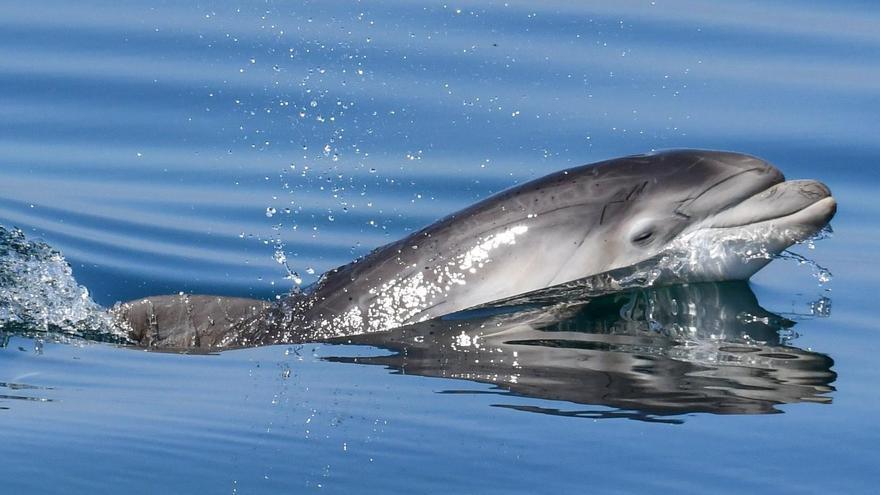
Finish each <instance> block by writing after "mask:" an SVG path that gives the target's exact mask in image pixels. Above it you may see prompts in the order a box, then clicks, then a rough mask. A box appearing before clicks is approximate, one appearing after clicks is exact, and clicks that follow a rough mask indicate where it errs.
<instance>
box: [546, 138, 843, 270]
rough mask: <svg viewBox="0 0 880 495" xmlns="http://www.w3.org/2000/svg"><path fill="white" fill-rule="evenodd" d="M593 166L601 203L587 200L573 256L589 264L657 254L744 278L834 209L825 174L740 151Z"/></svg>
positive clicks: (681, 265) (623, 262)
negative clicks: (795, 171)
mask: <svg viewBox="0 0 880 495" xmlns="http://www.w3.org/2000/svg"><path fill="white" fill-rule="evenodd" d="M603 169H604V170H603ZM585 172H586V171H585ZM589 173H590V174H591V175H593V177H594V181H595V186H594V187H596V189H603V188H604V194H600V196H601V197H602V198H603V201H604V204H603V205H602V207H601V211H600V208H596V207H595V205H591V208H592V210H594V211H596V212H598V219H594V220H593V221H594V222H596V224H595V226H594V229H593V231H592V233H591V235H589V236H588V237H591V239H590V240H591V241H592V242H585V243H584V245H583V246H582V248H581V249H582V251H583V256H578V257H577V258H579V259H578V261H580V262H582V263H583V264H585V265H587V266H586V268H587V270H586V271H589V272H592V273H598V272H600V271H602V269H606V270H607V269H614V268H620V267H625V266H630V265H633V264H636V263H639V262H641V261H644V260H646V259H650V258H652V257H657V256H661V257H662V259H663V260H664V263H665V264H666V266H667V267H672V268H674V271H675V272H676V273H675V275H676V276H677V277H678V278H680V279H683V280H687V281H721V280H744V279H747V278H749V277H750V276H751V275H753V274H754V273H755V272H757V271H758V270H759V269H761V268H762V267H763V266H764V265H766V264H767V263H769V261H770V260H771V259H772V257H773V256H775V255H777V254H779V253H780V252H782V251H783V250H784V249H786V248H787V247H789V246H790V245H792V244H794V243H796V242H799V241H803V240H805V239H807V238H809V237H811V236H813V235H814V234H816V233H817V232H818V231H819V230H821V229H822V228H823V227H824V226H825V225H826V224H827V223H828V222H829V220H830V219H831V217H832V216H833V215H834V213H835V210H836V202H835V200H834V198H833V197H832V196H831V192H830V191H829V189H828V188H827V187H826V186H825V185H824V184H822V183H820V182H817V181H813V180H796V181H785V178H784V176H783V174H782V172H780V171H779V170H778V169H777V168H775V167H774V166H772V165H771V164H769V163H768V162H766V161H764V160H761V159H759V158H756V157H753V156H750V155H744V154H740V153H731V152H719V151H701V150H679V151H667V152H661V153H654V154H650V155H639V156H634V157H629V158H628V159H626V161H624V162H620V161H616V163H614V166H613V167H612V166H610V163H609V164H599V165H597V166H596V170H593V171H591V172H589ZM588 250H590V251H592V256H588V255H587V251H588ZM597 253H598V255H597ZM576 262H577V261H576ZM573 268H574V267H573ZM583 268H584V267H583V266H582V267H581V270H583ZM567 276H570V274H563V276H562V278H565V277H567ZM558 281H560V282H561V281H562V280H558Z"/></svg>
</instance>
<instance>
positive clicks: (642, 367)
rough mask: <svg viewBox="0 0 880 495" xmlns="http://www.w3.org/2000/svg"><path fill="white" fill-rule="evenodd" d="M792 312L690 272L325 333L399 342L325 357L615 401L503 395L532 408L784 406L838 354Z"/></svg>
mask: <svg viewBox="0 0 880 495" xmlns="http://www.w3.org/2000/svg"><path fill="white" fill-rule="evenodd" d="M794 324H795V323H794V322H793V321H791V320H789V319H786V318H784V317H781V316H779V315H776V314H773V313H771V312H768V311H767V310H765V309H763V308H761V307H760V306H759V305H758V301H757V299H756V298H755V295H754V293H753V292H752V291H751V289H750V288H749V286H748V284H747V283H745V282H725V283H701V284H687V285H675V286H668V287H661V288H653V289H638V290H631V291H626V292H620V293H615V294H609V295H604V296H600V297H596V298H592V299H588V300H585V301H580V302H577V303H571V304H564V305H556V306H550V307H547V306H543V307H536V306H529V305H520V306H513V307H500V308H482V309H479V310H473V311H469V312H463V313H458V314H454V315H450V316H447V317H444V318H439V319H435V320H431V321H427V322H423V323H418V324H414V325H410V326H406V327H402V328H398V329H395V330H391V331H387V332H380V333H374V334H364V335H357V336H351V337H345V338H338V339H331V340H330V342H334V343H350V344H365V345H371V346H376V347H380V348H385V349H388V350H391V351H393V352H394V354H393V355H390V356H378V357H356V358H353V357H330V358H327V359H328V360H330V361H335V362H349V363H359V364H372V365H382V366H387V367H388V368H390V369H392V370H395V371H396V372H398V373H405V374H409V375H421V376H431V377H444V378H456V379H464V380H470V381H476V382H483V383H491V384H493V385H495V386H496V389H495V390H494V391H493V392H492V393H498V394H500V395H517V396H523V397H531V398H539V399H549V400H557V401H568V402H574V403H578V404H589V405H601V406H607V407H610V408H613V409H615V410H612V411H607V410H595V411H592V410H571V411H565V410H560V409H555V408H547V407H538V406H523V405H518V404H507V405H505V404H498V406H499V407H509V408H514V409H519V410H525V411H532V412H543V413H548V414H558V415H568V416H584V417H592V418H595V417H628V418H633V419H644V420H661V421H663V420H664V419H662V417H664V416H670V415H680V414H686V413H695V412H705V413H714V414H766V413H778V412H781V411H780V410H779V409H777V407H776V406H777V405H779V404H788V403H795V402H819V403H830V402H831V397H829V395H828V394H829V393H830V392H833V391H834V387H833V386H832V385H831V384H832V383H833V382H834V380H835V379H836V377H837V375H836V373H835V372H833V371H831V367H832V365H833V364H834V362H833V360H832V359H831V358H830V357H828V356H826V355H824V354H820V353H817V352H812V351H807V350H804V349H800V348H798V347H795V346H794V345H792V343H791V339H792V336H793V333H792V332H791V330H790V329H791V328H792V327H793V326H794ZM453 392H455V391H447V393H453ZM671 421H672V422H678V420H676V419H672V420H671Z"/></svg>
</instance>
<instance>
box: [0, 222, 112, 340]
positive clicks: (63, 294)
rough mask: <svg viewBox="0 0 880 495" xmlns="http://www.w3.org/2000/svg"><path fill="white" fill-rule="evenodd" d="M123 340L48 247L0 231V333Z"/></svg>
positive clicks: (20, 234) (17, 232) (16, 232)
mask: <svg viewBox="0 0 880 495" xmlns="http://www.w3.org/2000/svg"><path fill="white" fill-rule="evenodd" d="M11 329H14V330H16V331H24V332H34V333H45V332H53V333H60V334H62V335H68V336H78V337H88V338H90V339H97V340H113V341H124V340H125V337H124V334H123V333H122V332H121V331H119V330H117V329H116V328H115V327H114V325H113V321H112V318H111V317H110V315H109V314H108V313H107V312H106V311H105V310H104V309H103V308H102V307H101V306H99V305H98V304H96V303H95V302H94V301H92V299H91V297H90V296H89V291H88V289H86V288H85V287H83V286H81V285H79V284H77V283H76V280H74V278H73V272H72V270H71V268H70V265H69V264H68V263H67V261H66V260H65V259H64V256H62V255H61V253H59V252H58V251H56V250H54V249H52V248H51V247H50V246H49V245H47V244H45V243H43V242H38V241H30V240H28V239H27V238H26V237H25V235H24V233H23V232H22V231H21V230H19V229H12V230H7V229H5V228H3V227H0V330H11Z"/></svg>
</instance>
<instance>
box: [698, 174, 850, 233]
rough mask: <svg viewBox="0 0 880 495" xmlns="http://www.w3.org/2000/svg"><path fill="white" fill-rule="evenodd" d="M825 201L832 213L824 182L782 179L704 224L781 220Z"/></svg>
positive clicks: (739, 224) (733, 225) (741, 224)
mask: <svg viewBox="0 0 880 495" xmlns="http://www.w3.org/2000/svg"><path fill="white" fill-rule="evenodd" d="M825 200H829V201H828V202H827V203H828V204H829V209H831V210H832V213H833V210H834V208H835V205H836V202H835V200H834V198H833V197H832V196H831V191H830V190H829V189H828V187H826V186H825V185H824V184H822V183H820V182H817V181H812V180H792V181H783V182H780V183H777V184H773V185H772V186H770V187H768V188H767V189H764V190H763V191H760V192H757V193H755V194H753V195H751V196H749V197H747V198H745V199H743V200H742V201H740V202H738V203H736V204H733V205H731V206H729V207H728V208H725V209H724V210H721V211H720V212H719V213H718V214H716V215H715V216H714V217H712V218H710V219H709V221H708V223H707V224H706V225H704V227H709V228H737V227H746V226H750V225H755V224H759V223H764V222H770V221H780V220H785V219H787V218H790V217H793V216H795V215H798V214H800V213H802V212H804V211H806V210H807V209H809V208H811V207H813V206H814V205H816V204H818V203H820V202H822V201H825Z"/></svg>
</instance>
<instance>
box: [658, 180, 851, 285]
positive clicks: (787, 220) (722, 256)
mask: <svg viewBox="0 0 880 495" xmlns="http://www.w3.org/2000/svg"><path fill="white" fill-rule="evenodd" d="M768 191H769V194H768ZM768 191H765V192H763V193H759V194H757V195H755V196H754V197H753V198H750V199H748V200H746V201H744V202H743V203H741V204H740V205H737V206H735V207H733V208H731V209H730V210H731V211H730V212H722V213H721V214H719V215H718V216H717V217H716V218H713V219H709V220H707V222H706V224H705V225H704V226H698V228H697V229H695V230H694V231H692V232H689V233H687V234H684V235H682V236H681V237H680V238H679V239H677V240H676V241H675V242H674V243H673V244H672V245H671V246H670V248H669V249H668V250H667V251H666V252H665V253H664V256H663V257H662V261H661V263H660V264H661V266H660V267H659V268H660V269H661V270H663V271H664V272H665V273H664V278H666V279H668V280H677V281H685V282H720V281H725V280H747V279H748V278H749V277H751V276H752V275H754V274H755V273H756V272H757V271H758V270H760V269H761V268H763V267H764V266H766V265H767V264H768V263H770V261H772V260H773V259H774V258H775V257H776V256H778V255H779V254H780V253H782V252H783V251H784V250H785V249H786V248H788V247H789V246H791V245H793V244H796V243H799V242H803V241H806V240H807V239H809V238H811V237H813V236H814V235H816V234H817V233H818V232H819V231H820V230H822V229H823V228H824V227H825V226H826V225H827V224H828V222H829V221H830V220H831V217H833V216H834V213H835V212H836V210H837V203H836V201H835V200H834V198H833V197H832V196H831V193H830V191H829V190H828V188H827V187H825V186H824V185H822V184H821V183H818V182H815V181H792V182H784V183H782V184H778V185H776V186H773V187H772V188H771V189H770V190H768ZM795 194H796V195H797V196H798V197H797V198H792V197H791V196H793V195H795ZM780 196H782V197H783V198H784V199H787V201H778V199H779V197H780ZM786 196H788V198H786ZM772 198H776V199H777V201H776V202H775V203H772V206H773V207H771V203H769V202H768V201H767V200H768V199H772ZM742 215H746V217H747V218H750V219H751V220H756V221H753V222H751V223H746V224H742V225H737V224H736V222H735V218H736V217H737V216H742Z"/></svg>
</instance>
